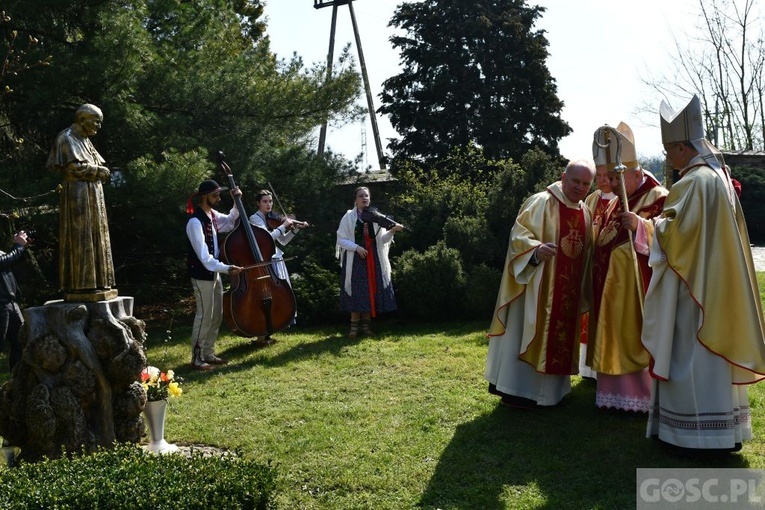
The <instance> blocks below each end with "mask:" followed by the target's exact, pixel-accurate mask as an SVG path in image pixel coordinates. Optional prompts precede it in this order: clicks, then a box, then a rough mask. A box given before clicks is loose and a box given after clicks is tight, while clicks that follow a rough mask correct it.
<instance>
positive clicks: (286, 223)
mask: <svg viewBox="0 0 765 510" xmlns="http://www.w3.org/2000/svg"><path fill="white" fill-rule="evenodd" d="M255 200H257V203H258V210H257V211H255V213H254V214H252V215H251V216H250V224H251V225H253V226H255V227H260V228H262V229H265V230H267V231H268V232H269V233H270V234H271V237H272V238H273V239H274V241H278V242H279V244H281V245H282V246H286V245H287V244H288V243H289V242H290V241H292V239H294V237H295V234H296V233H297V232H298V230H302V229H303V228H305V227H306V226H307V223H304V222H300V221H295V220H293V219H291V218H289V217H286V216H285V217H283V218H282V217H281V216H279V220H281V224H277V226H276V227H274V226H273V225H274V218H275V217H276V216H277V215H276V214H274V213H273V212H271V209H272V208H273V206H274V197H273V194H272V193H271V192H270V191H268V190H265V189H262V190H260V191H258V194H257V195H255ZM277 222H278V220H277ZM283 259H284V252H283V251H282V249H281V248H279V247H278V246H277V247H276V253H275V254H274V256H273V257H271V262H273V267H274V271H276V274H277V276H278V277H279V278H281V279H283V280H287V282H289V283H290V285H292V283H291V282H290V275H289V273H288V272H287V266H286V264H285V263H284V260H283ZM257 341H258V342H261V343H267V344H268V343H271V342H273V339H272V338H271V337H270V336H265V337H258V339H257Z"/></svg>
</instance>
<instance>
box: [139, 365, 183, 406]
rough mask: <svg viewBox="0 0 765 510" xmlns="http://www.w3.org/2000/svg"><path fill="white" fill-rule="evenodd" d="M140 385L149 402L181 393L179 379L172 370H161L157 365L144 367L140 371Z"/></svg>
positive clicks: (178, 395) (177, 395)
mask: <svg viewBox="0 0 765 510" xmlns="http://www.w3.org/2000/svg"><path fill="white" fill-rule="evenodd" d="M141 386H143V389H145V390H146V396H147V397H148V400H149V402H156V401H158V400H167V398H168V397H180V396H181V395H182V394H183V390H182V389H181V383H180V379H176V378H175V373H174V372H173V371H172V370H168V371H167V372H162V371H160V369H158V368H157V367H146V368H144V369H143V371H142V372H141Z"/></svg>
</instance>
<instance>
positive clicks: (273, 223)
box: [266, 182, 312, 230]
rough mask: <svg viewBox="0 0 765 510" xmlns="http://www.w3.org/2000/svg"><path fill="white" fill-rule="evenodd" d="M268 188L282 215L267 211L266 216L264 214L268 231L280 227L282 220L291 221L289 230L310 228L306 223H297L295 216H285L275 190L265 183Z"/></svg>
mask: <svg viewBox="0 0 765 510" xmlns="http://www.w3.org/2000/svg"><path fill="white" fill-rule="evenodd" d="M266 184H268V188H269V189H270V190H271V194H272V195H273V197H274V200H275V201H276V205H278V206H279V209H281V211H282V214H279V213H277V212H274V211H269V213H268V214H266V225H267V226H268V228H270V229H276V228H279V226H281V224H282V223H284V220H286V219H288V218H289V219H290V220H292V226H291V227H290V230H295V229H296V228H306V227H310V226H312V225H311V224H310V223H308V222H307V221H298V220H296V219H295V215H293V214H286V213H285V212H284V207H282V203H281V202H280V201H279V195H277V194H276V190H274V187H273V186H271V183H270V182H267V183H266Z"/></svg>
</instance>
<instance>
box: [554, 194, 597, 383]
mask: <svg viewBox="0 0 765 510" xmlns="http://www.w3.org/2000/svg"><path fill="white" fill-rule="evenodd" d="M556 200H558V199H557V197H556ZM558 211H559V225H560V232H559V235H558V254H557V255H556V264H555V276H554V279H553V281H554V284H553V289H554V291H553V299H552V308H551V311H550V325H549V329H548V334H547V342H546V343H547V349H546V360H545V367H546V370H545V373H546V374H554V375H569V374H571V370H572V366H574V365H575V364H576V363H575V362H576V361H577V359H578V353H579V337H578V334H579V329H578V328H572V327H571V324H574V323H577V322H578V320H579V294H580V293H581V281H582V271H583V268H584V253H585V249H584V248H585V240H586V228H587V224H586V221H585V217H584V210H583V209H569V208H568V207H566V206H565V204H563V203H561V204H560V207H558Z"/></svg>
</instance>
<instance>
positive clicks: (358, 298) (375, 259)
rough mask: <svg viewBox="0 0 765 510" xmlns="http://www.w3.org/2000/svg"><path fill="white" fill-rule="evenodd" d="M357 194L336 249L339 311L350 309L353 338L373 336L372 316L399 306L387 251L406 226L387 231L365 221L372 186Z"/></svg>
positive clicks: (342, 221) (346, 217) (339, 234)
mask: <svg viewBox="0 0 765 510" xmlns="http://www.w3.org/2000/svg"><path fill="white" fill-rule="evenodd" d="M354 197H355V203H354V208H353V209H351V210H349V211H348V212H346V213H345V216H343V219H342V220H340V227H339V228H338V229H337V248H336V256H337V257H338V258H340V259H341V271H340V310H342V311H344V312H351V329H350V332H349V333H348V338H351V339H354V338H356V337H357V336H358V334H359V332H361V333H362V334H364V335H372V331H371V330H370V329H369V321H370V320H371V318H372V317H375V316H376V315H377V313H380V312H390V311H393V310H395V309H396V297H395V295H394V293H393V286H392V285H391V274H390V262H389V261H388V250H389V249H390V244H391V242H392V241H393V235H394V234H395V233H396V232H399V231H400V230H403V228H404V227H403V226H402V225H399V224H398V223H397V224H395V225H394V226H393V227H391V229H390V230H386V229H385V228H382V227H381V226H379V225H378V224H377V223H371V222H366V221H362V219H361V212H362V211H363V210H364V209H365V208H366V207H368V206H369V203H370V194H369V188H366V187H360V188H356V191H355V193H354Z"/></svg>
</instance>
